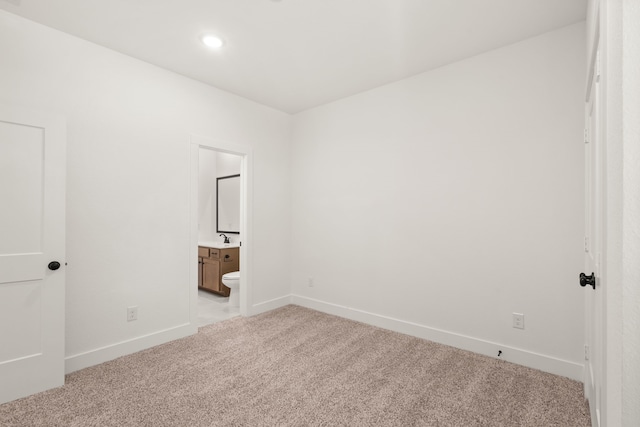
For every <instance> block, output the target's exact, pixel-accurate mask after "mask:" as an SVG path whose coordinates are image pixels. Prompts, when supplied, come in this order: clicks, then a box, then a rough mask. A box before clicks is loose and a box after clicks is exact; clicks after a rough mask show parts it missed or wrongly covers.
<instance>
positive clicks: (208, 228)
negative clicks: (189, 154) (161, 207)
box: [198, 148, 218, 242]
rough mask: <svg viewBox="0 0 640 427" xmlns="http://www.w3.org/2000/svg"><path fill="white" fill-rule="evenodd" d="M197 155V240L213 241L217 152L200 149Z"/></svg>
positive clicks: (215, 235) (214, 231)
mask: <svg viewBox="0 0 640 427" xmlns="http://www.w3.org/2000/svg"><path fill="white" fill-rule="evenodd" d="M199 152H200V155H199V157H198V162H199V167H198V241H199V242H204V241H215V240H217V239H216V237H218V235H217V234H216V200H217V199H216V178H217V177H218V171H217V164H218V152H216V151H214V150H208V149H205V148H201V149H200V151H199Z"/></svg>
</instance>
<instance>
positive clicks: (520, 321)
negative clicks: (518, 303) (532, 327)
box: [513, 313, 524, 329]
mask: <svg viewBox="0 0 640 427" xmlns="http://www.w3.org/2000/svg"><path fill="white" fill-rule="evenodd" d="M513 327H514V328H516V329H524V314H522V313H513Z"/></svg>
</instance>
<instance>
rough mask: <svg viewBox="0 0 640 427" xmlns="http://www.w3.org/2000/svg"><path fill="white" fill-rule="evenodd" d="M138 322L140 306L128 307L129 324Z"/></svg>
mask: <svg viewBox="0 0 640 427" xmlns="http://www.w3.org/2000/svg"><path fill="white" fill-rule="evenodd" d="M132 320H138V306H133V307H127V322H131V321H132Z"/></svg>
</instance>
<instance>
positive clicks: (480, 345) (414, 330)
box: [291, 295, 584, 382]
mask: <svg viewBox="0 0 640 427" xmlns="http://www.w3.org/2000/svg"><path fill="white" fill-rule="evenodd" d="M291 302H292V303H293V304H297V305H300V306H302V307H307V308H311V309H313V310H317V311H321V312H323V313H327V314H333V315H335V316H340V317H344V318H347V319H351V320H355V321H358V322H362V323H367V324H369V325H373V326H378V327H380V328H383V329H388V330H391V331H395V332H400V333H403V334H407V335H411V336H414V337H418V338H423V339H427V340H430V341H434V342H437V343H440V344H445V345H449V346H451V347H456V348H459V349H462V350H468V351H472V352H474V353H479V354H483V355H485V356H490V357H494V358H497V354H498V350H502V355H501V356H500V359H503V360H506V361H508V362H511V363H515V364H518V365H522V366H527V367H529V368H534V369H538V370H541V371H544V372H549V373H551V374H555V375H561V376H563V377H567V378H571V379H572V380H576V381H579V382H582V381H583V380H584V365H581V364H579V363H574V362H570V361H568V360H562V359H558V358H555V357H552V356H547V355H544V354H539V353H534V352H530V351H527V350H522V349H518V348H514V347H509V346H505V345H502V344H499V343H495V342H491V341H485V340H481V339H478V338H473V337H469V336H465V335H460V334H456V333H453V332H448V331H444V330H441V329H436V328H431V327H428V326H425V325H420V324H417V323H412V322H407V321H404V320H400V319H394V318H392V317H387V316H381V315H378V314H374V313H369V312H366V311H362V310H358V309H354V308H349V307H345V306H341V305H337V304H331V303H327V302H324V301H320V300H316V299H313V298H307V297H303V296H299V295H292V296H291Z"/></svg>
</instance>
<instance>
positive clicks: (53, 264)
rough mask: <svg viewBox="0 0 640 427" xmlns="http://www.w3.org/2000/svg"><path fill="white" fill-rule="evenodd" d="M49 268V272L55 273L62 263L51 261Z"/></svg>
mask: <svg viewBox="0 0 640 427" xmlns="http://www.w3.org/2000/svg"><path fill="white" fill-rule="evenodd" d="M47 267H49V270H53V271H55V270H57V269H59V268H60V263H59V262H58V261H51V262H50V263H49V265H48V266H47Z"/></svg>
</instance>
